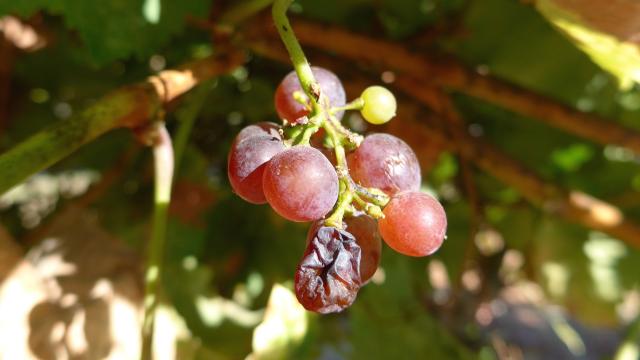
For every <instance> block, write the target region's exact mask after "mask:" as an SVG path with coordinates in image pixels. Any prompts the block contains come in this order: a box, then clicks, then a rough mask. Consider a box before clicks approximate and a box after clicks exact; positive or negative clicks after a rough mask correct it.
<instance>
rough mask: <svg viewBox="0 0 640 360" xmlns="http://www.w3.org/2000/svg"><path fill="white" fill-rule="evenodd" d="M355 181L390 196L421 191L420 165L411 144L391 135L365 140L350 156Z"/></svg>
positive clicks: (350, 167) (370, 137)
mask: <svg viewBox="0 0 640 360" xmlns="http://www.w3.org/2000/svg"><path fill="white" fill-rule="evenodd" d="M347 160H348V164H349V170H350V172H351V177H352V178H353V180H355V181H356V182H358V183H359V184H360V185H363V186H366V187H375V188H378V189H380V190H382V191H384V192H385V193H387V194H389V195H393V194H395V193H397V192H400V191H407V190H413V191H417V190H419V189H420V181H421V174H420V164H419V163H418V158H417V157H416V154H415V153H414V152H413V150H411V148H410V147H409V145H407V144H406V143H405V142H404V141H402V140H400V139H399V138H397V137H395V136H393V135H389V134H373V135H369V136H367V137H365V139H364V141H363V142H362V144H360V147H358V149H356V150H355V151H354V152H352V153H351V154H349V156H348V157H347Z"/></svg>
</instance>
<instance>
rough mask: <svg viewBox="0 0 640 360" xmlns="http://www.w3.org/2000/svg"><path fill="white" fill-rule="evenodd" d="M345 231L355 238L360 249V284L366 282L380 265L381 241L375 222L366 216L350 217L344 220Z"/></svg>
mask: <svg viewBox="0 0 640 360" xmlns="http://www.w3.org/2000/svg"><path fill="white" fill-rule="evenodd" d="M344 222H345V225H346V230H347V231H348V232H349V233H351V234H352V235H353V236H354V237H355V238H356V242H357V243H358V246H360V249H361V253H362V255H361V259H360V276H361V281H362V283H365V282H367V281H368V280H369V279H370V278H371V277H372V276H373V274H375V272H376V270H378V265H379V264H380V255H381V253H382V239H381V236H380V232H379V231H378V223H377V221H376V220H375V219H374V218H372V217H370V216H368V215H360V216H351V217H347V218H345V219H344Z"/></svg>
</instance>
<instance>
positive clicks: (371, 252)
mask: <svg viewBox="0 0 640 360" xmlns="http://www.w3.org/2000/svg"><path fill="white" fill-rule="evenodd" d="M322 226H324V219H323V220H318V221H316V222H314V223H313V224H312V225H311V227H309V231H308V233H307V245H309V242H310V241H311V239H312V238H313V236H314V235H315V234H316V232H317V231H318V229H319V228H320V227H322ZM343 228H344V229H345V230H347V231H348V232H349V233H350V234H351V235H353V237H355V239H356V243H357V244H358V246H360V249H361V254H362V255H361V257H360V276H361V278H360V282H361V283H362V284H364V283H366V282H367V281H368V280H369V279H370V278H371V277H372V276H373V274H374V273H375V272H376V270H378V265H379V264H380V255H381V253H382V238H381V236H380V232H379V231H378V223H377V222H376V220H375V219H374V218H372V217H370V216H368V215H365V214H362V215H358V216H349V217H345V218H344V220H343Z"/></svg>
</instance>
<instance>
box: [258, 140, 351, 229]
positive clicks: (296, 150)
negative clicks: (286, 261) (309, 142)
mask: <svg viewBox="0 0 640 360" xmlns="http://www.w3.org/2000/svg"><path fill="white" fill-rule="evenodd" d="M262 186H263V189H264V194H265V197H266V199H267V201H268V202H269V204H270V205H271V207H272V208H273V209H274V210H275V211H276V212H277V213H278V214H280V216H282V217H284V218H286V219H288V220H291V221H298V222H302V221H313V220H318V219H320V218H322V217H323V216H324V215H326V214H327V213H328V212H329V211H331V209H332V208H333V206H334V204H335V203H336V201H337V200H338V174H336V171H335V169H334V168H333V166H332V165H331V163H330V162H329V160H327V158H326V157H325V156H324V155H322V153H321V152H320V151H318V150H317V149H315V148H312V147H310V146H294V147H292V148H289V149H287V150H285V151H283V152H281V153H279V154H277V155H276V156H274V157H273V158H272V159H271V161H270V162H269V164H268V165H267V167H266V169H265V171H264V175H263V182H262Z"/></svg>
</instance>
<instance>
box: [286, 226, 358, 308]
mask: <svg viewBox="0 0 640 360" xmlns="http://www.w3.org/2000/svg"><path fill="white" fill-rule="evenodd" d="M295 290H296V297H297V298H298V301H299V302H300V303H301V304H302V306H304V307H305V309H307V310H310V311H315V312H318V313H321V314H327V313H333V312H339V311H342V310H344V309H345V308H347V307H349V306H350V305H351V304H352V303H353V301H354V300H355V298H356V295H357V294H358V290H360V247H359V246H358V244H357V243H356V239H355V238H354V237H353V235H351V234H350V233H348V232H347V231H345V230H340V229H336V228H333V227H328V226H321V227H319V228H318V230H317V231H316V232H315V234H314V235H313V237H312V238H311V241H310V242H309V244H308V245H307V248H306V250H305V252H304V255H303V257H302V260H301V261H300V264H299V265H298V269H297V271H296V277H295Z"/></svg>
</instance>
